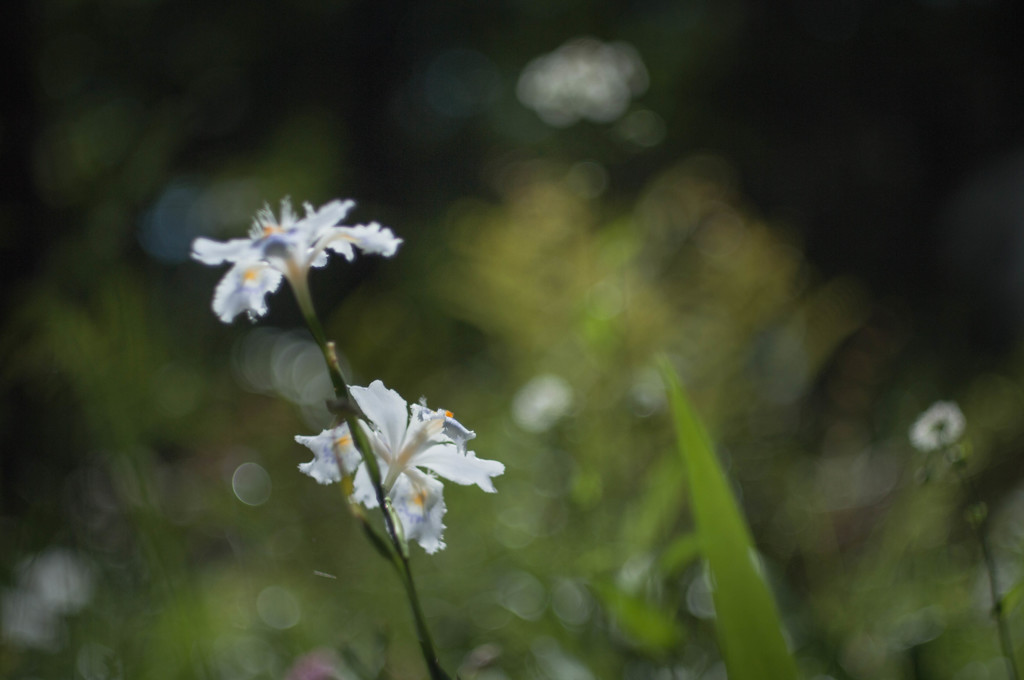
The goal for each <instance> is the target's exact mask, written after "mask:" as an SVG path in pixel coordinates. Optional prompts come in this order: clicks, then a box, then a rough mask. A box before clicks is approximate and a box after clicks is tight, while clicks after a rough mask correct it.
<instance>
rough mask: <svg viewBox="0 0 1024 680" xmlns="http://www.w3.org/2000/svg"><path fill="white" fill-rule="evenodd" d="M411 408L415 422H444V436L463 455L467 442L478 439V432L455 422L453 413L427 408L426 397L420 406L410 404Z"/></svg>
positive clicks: (441, 409)
mask: <svg viewBox="0 0 1024 680" xmlns="http://www.w3.org/2000/svg"><path fill="white" fill-rule="evenodd" d="M409 408H411V409H412V417H413V420H416V421H418V422H426V421H428V420H444V426H443V432H444V436H445V437H446V438H447V439H449V440H451V442H452V443H454V444H455V445H456V446H457V447H459V452H461V453H465V452H466V442H468V441H469V440H470V439H475V438H476V432H474V431H473V430H470V429H469V428H468V427H466V426H465V425H463V424H462V423H460V422H459V421H457V420H455V416H454V415H452V412H451V411H446V410H444V409H443V408H439V409H437V410H436V411H435V410H432V409H429V408H427V400H426V397H424V398H422V399H420V403H419V404H409Z"/></svg>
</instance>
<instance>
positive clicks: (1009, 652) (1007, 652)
mask: <svg viewBox="0 0 1024 680" xmlns="http://www.w3.org/2000/svg"><path fill="white" fill-rule="evenodd" d="M953 467H954V468H955V469H956V473H957V477H958V478H959V479H960V484H961V485H962V486H963V488H964V491H965V492H966V494H967V498H968V502H970V503H971V506H970V509H969V510H968V512H969V513H972V514H973V516H969V517H968V522H969V523H970V525H971V528H972V529H973V530H974V536H975V538H977V539H978V543H979V545H981V555H982V558H983V559H984V561H985V569H986V571H988V586H989V592H990V593H991V595H992V615H993V616H994V617H995V619H996V628H997V629H998V631H999V644H1000V646H1001V647H1002V648H1003V657H1005V659H1006V674H1007V675H1008V676H1009V678H1010V680H1017V679H1018V678H1019V677H1020V673H1019V671H1018V670H1017V658H1016V655H1015V654H1014V647H1013V638H1012V637H1011V636H1010V626H1009V625H1008V624H1007V621H1006V617H1005V616H1004V615H1003V614H1004V612H1003V606H1002V605H1003V600H1002V598H1001V597H1000V596H999V584H998V582H997V581H996V561H995V557H993V555H992V547H991V545H989V541H988V536H986V534H985V520H986V519H987V514H978V513H976V512H974V511H975V508H976V507H977V506H978V505H979V504H980V503H981V501H979V500H978V499H979V496H978V493H977V489H975V487H974V483H973V482H972V481H971V480H970V479H969V478H968V477H967V475H966V474H964V471H963V465H962V462H961V463H960V464H957V463H954V465H953Z"/></svg>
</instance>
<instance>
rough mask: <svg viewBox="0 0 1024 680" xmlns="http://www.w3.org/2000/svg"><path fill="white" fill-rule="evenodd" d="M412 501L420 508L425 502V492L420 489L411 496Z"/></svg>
mask: <svg viewBox="0 0 1024 680" xmlns="http://www.w3.org/2000/svg"><path fill="white" fill-rule="evenodd" d="M412 502H413V503H415V504H416V505H418V506H420V507H421V508H422V507H423V506H425V505H426V504H427V492H426V491H420V492H419V493H418V494H416V495H415V496H413V497H412Z"/></svg>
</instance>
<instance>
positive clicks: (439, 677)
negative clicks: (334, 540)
mask: <svg viewBox="0 0 1024 680" xmlns="http://www.w3.org/2000/svg"><path fill="white" fill-rule="evenodd" d="M288 278H289V280H290V281H291V284H292V291H293V292H294V293H295V299H296V301H297V302H298V303H299V308H300V309H301V310H302V316H303V318H305V320H306V325H307V326H309V330H310V332H311V333H312V334H313V338H314V339H315V340H316V344H317V345H319V346H320V351H321V352H322V353H323V355H324V360H325V361H326V362H327V370H328V372H329V373H330V375H331V383H332V384H333V385H334V394H335V396H336V397H337V399H338V400H339V401H341V402H342V405H343V407H344V408H345V409H346V410H347V413H346V414H345V415H344V416H343V419H344V421H345V423H346V424H347V425H348V430H349V433H350V434H351V435H352V443H353V445H354V446H355V447H356V450H357V451H358V452H359V455H360V456H361V457H362V459H363V463H364V464H365V465H366V471H367V472H368V473H369V476H370V481H371V482H372V483H373V489H374V492H375V494H376V496H377V503H378V505H379V506H380V509H381V514H383V516H384V526H385V528H386V529H387V535H388V538H389V539H390V541H391V548H392V555H391V562H392V565H393V566H394V567H395V569H396V570H397V571H398V576H399V578H400V579H401V580H402V585H403V586H404V587H405V594H406V596H407V597H408V598H409V605H410V607H411V608H412V616H413V620H414V622H415V624H416V635H417V637H418V638H419V643H420V651H421V652H422V654H423V659H424V661H425V662H426V664H427V670H428V671H429V672H430V678H431V680H451V678H450V677H449V675H448V674H447V673H445V671H444V669H443V668H441V663H440V662H439V661H438V659H437V651H436V650H435V648H434V641H433V639H432V638H431V635H430V629H429V628H428V627H427V618H426V616H425V615H424V614H423V607H422V606H421V605H420V600H419V596H418V595H417V593H416V583H415V582H414V581H413V577H412V568H411V567H410V565H409V557H408V549H407V548H406V546H405V542H404V541H403V539H402V537H401V536H400V535H399V528H398V526H396V524H395V519H394V518H393V517H392V513H391V512H390V511H389V507H390V503H391V501H390V500H389V499H388V497H387V494H386V493H385V492H384V484H383V481H382V479H381V474H380V466H379V465H378V464H377V457H376V456H375V455H373V449H372V447H371V446H370V442H369V441H368V440H367V438H366V433H365V432H364V431H363V429H362V427H360V425H359V420H358V418H357V416H356V413H357V409H358V406H357V405H356V403H355V401H354V400H353V399H352V398H351V396H350V395H349V391H348V385H347V384H346V383H345V378H344V376H342V374H341V367H340V365H339V364H338V357H337V354H336V353H335V351H334V343H331V342H328V341H327V335H326V334H325V333H324V329H323V327H322V326H321V325H320V320H319V318H318V317H317V315H316V310H315V309H314V307H313V299H312V297H311V296H310V294H309V286H308V285H307V284H306V279H305V277H299V276H294V277H291V276H290V277H288ZM364 529H365V530H366V531H367V532H368V533H369V532H372V531H373V529H372V528H371V527H370V525H369V524H366V523H364ZM375 539H376V535H374V536H373V537H372V538H371V540H374V542H375V543H377V542H378V541H379V539H376V540H375ZM378 545H379V544H378Z"/></svg>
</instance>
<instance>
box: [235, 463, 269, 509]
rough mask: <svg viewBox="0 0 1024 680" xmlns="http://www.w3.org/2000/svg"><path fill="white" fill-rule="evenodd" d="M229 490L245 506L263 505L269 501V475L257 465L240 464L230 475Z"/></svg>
mask: <svg viewBox="0 0 1024 680" xmlns="http://www.w3.org/2000/svg"><path fill="white" fill-rule="evenodd" d="M231 489H232V490H233V491H234V492H235V496H236V497H237V498H238V500H240V501H242V502H243V503H245V504H246V505H263V504H264V503H266V502H267V501H268V500H270V491H271V483H270V475H269V474H267V471H266V470H264V469H263V466H261V465H259V464H258V463H242V464H241V465H239V466H238V467H237V468H235V474H233V475H231Z"/></svg>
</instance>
